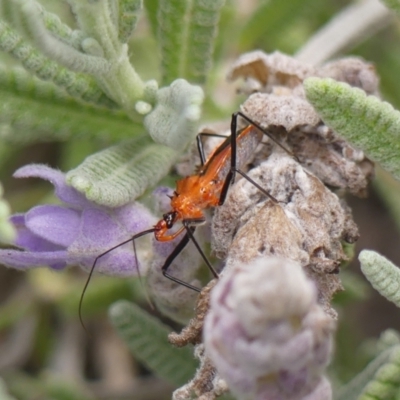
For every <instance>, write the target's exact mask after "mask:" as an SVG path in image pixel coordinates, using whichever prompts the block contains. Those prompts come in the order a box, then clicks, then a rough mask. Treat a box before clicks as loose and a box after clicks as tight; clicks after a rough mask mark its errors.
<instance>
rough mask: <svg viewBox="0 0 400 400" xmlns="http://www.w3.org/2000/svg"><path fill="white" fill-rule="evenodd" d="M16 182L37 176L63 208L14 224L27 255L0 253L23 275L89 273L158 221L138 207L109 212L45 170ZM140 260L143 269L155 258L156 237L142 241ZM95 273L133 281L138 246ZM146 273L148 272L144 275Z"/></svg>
mask: <svg viewBox="0 0 400 400" xmlns="http://www.w3.org/2000/svg"><path fill="white" fill-rule="evenodd" d="M14 177H16V178H30V177H37V178H42V179H45V180H48V181H50V182H51V183H52V184H53V185H54V188H55V193H56V195H57V197H58V198H59V199H60V200H61V202H62V203H63V204H62V205H40V206H37V207H34V208H32V209H31V210H29V211H28V212H27V213H25V214H15V215H13V216H12V217H11V218H10V220H11V222H12V223H13V225H14V226H15V227H16V229H17V238H16V240H15V242H14V244H15V245H16V246H18V247H20V248H22V249H24V251H22V250H14V249H4V250H0V263H2V264H4V265H6V266H9V267H12V268H17V269H21V270H25V269H28V268H33V267H39V266H48V267H50V268H52V269H55V270H60V269H63V268H65V267H66V266H67V265H79V266H81V267H82V268H83V269H85V270H90V268H91V267H92V265H93V262H94V259H95V257H96V256H98V255H99V254H101V253H103V252H104V251H106V250H108V249H110V248H111V247H113V246H115V245H117V244H118V243H121V242H123V241H125V240H127V239H129V238H130V237H131V236H132V235H134V234H135V233H138V232H141V231H143V230H146V229H149V228H151V227H152V225H153V224H154V223H155V222H156V220H155V217H154V216H153V215H152V214H151V213H150V211H149V210H147V209H146V208H145V207H144V206H142V205H140V204H139V203H130V204H126V205H124V206H122V207H118V208H114V209H111V208H107V207H102V206H99V205H96V204H95V203H92V202H90V201H88V200H87V199H86V198H85V197H84V196H83V195H82V194H81V193H79V192H77V191H76V190H75V189H74V188H72V187H71V186H68V185H67V184H66V182H65V175H64V174H63V173H62V172H60V171H57V170H54V169H52V168H50V167H47V166H45V165H36V164H32V165H27V166H25V167H22V168H20V169H19V170H17V171H16V172H15V174H14ZM140 240H144V241H145V243H146V244H145V245H144V242H140V246H139V245H137V246H136V249H137V256H138V259H139V260H140V265H141V268H144V267H145V266H147V262H148V258H149V257H150V256H151V235H148V237H147V238H144V239H140ZM96 271H98V272H102V273H105V274H108V275H115V276H129V275H133V274H135V273H136V272H137V266H136V260H135V255H134V252H133V246H132V244H131V243H128V244H126V245H124V246H121V247H118V248H117V249H115V250H113V251H111V252H110V253H109V254H107V255H105V256H104V257H101V258H100V259H99V260H98V262H97V264H96ZM141 273H142V274H144V273H145V271H141Z"/></svg>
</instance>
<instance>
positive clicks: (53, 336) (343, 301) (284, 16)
mask: <svg viewBox="0 0 400 400" xmlns="http://www.w3.org/2000/svg"><path fill="white" fill-rule="evenodd" d="M9 1H13V0H9ZM144 1H145V3H146V6H147V7H148V8H150V7H156V5H157V1H155V0H144ZM159 1H162V0H159ZM41 2H42V3H43V4H44V5H45V6H46V7H47V9H48V10H49V11H52V12H55V13H57V14H58V15H60V17H61V18H62V20H63V21H64V22H66V23H68V24H70V25H71V26H72V27H73V26H74V19H73V17H72V15H71V13H70V9H69V6H68V5H67V4H66V3H65V2H63V1H61V0H47V1H45V0H42V1H41ZM349 4H352V2H350V1H338V0H326V1H319V0H301V1H300V0H270V1H256V0H237V1H234V0H228V1H227V3H226V5H225V7H224V8H223V11H222V15H221V20H220V29H219V34H218V37H217V41H216V47H215V52H214V66H213V68H212V70H211V73H210V76H209V80H208V82H207V86H206V88H205V89H206V95H207V99H206V103H205V107H204V115H203V121H210V120H217V119H227V118H229V115H230V114H231V113H232V112H233V111H235V110H237V107H238V104H240V100H241V99H240V96H236V95H235V89H236V86H235V83H227V82H226V79H225V74H226V72H227V70H228V68H229V66H230V64H231V63H232V62H233V61H234V60H235V59H236V57H237V56H238V55H240V54H241V53H242V52H246V51H250V50H254V49H261V50H264V51H266V52H272V51H275V50H279V51H281V52H284V53H287V54H294V53H296V52H297V51H298V50H299V49H300V48H301V47H302V46H304V44H305V43H307V42H308V40H309V39H310V38H311V37H312V36H313V34H314V33H315V32H316V31H317V30H318V29H320V28H321V27H322V26H324V25H325V24H326V23H328V22H329V21H330V20H331V19H332V18H333V16H335V15H336V14H337V13H338V12H340V11H341V10H342V9H343V8H345V7H346V6H348V5H349ZM399 27H400V25H399V20H396V19H394V20H392V21H391V22H390V23H388V24H387V26H385V27H383V28H382V29H380V30H379V32H377V33H375V34H374V35H373V36H372V37H368V38H365V39H361V40H360V42H359V44H358V45H357V47H355V48H351V49H349V51H348V53H346V54H352V55H359V56H361V57H363V58H365V59H366V60H368V61H370V62H372V63H374V65H375V66H376V69H377V72H378V74H379V76H380V77H381V91H382V97H383V99H385V100H387V101H389V102H391V103H392V104H393V106H394V107H395V108H397V109H400V79H399V78H398V74H399V71H400V31H399ZM130 55H131V58H132V62H133V63H134V65H135V68H136V69H137V71H138V72H139V74H140V75H141V76H142V78H143V79H145V80H146V79H154V78H155V79H159V78H160V71H159V68H158V66H159V56H158V50H157V42H156V40H155V38H154V36H153V34H152V31H151V28H150V25H149V24H148V22H147V21H146V14H145V12H144V13H143V15H142V18H141V20H140V22H139V25H138V28H137V29H136V32H135V34H134V36H133V37H132V39H131V41H130ZM343 55H345V54H343ZM0 57H1V59H2V60H1V61H2V62H3V63H5V64H9V65H10V64H12V63H14V61H13V60H12V59H11V58H10V57H8V56H7V55H5V54H0ZM0 138H1V132H0ZM108 144H109V143H107V142H105V141H104V140H101V139H98V140H96V139H93V138H90V139H85V138H80V139H79V140H70V141H64V142H46V143H37V144H33V145H28V146H23V145H20V146H16V145H11V144H8V143H3V142H0V166H1V168H0V180H1V182H2V183H3V185H4V189H5V198H6V199H7V200H8V201H9V203H10V204H11V206H12V210H13V212H24V211H26V210H28V209H29V208H31V207H32V206H34V205H36V204H40V203H46V202H49V201H54V199H53V198H52V188H51V186H50V184H48V183H45V182H42V181H38V180H34V179H29V180H15V179H13V178H12V177H11V176H12V173H13V172H14V171H15V170H16V169H17V168H18V167H20V166H23V165H25V164H29V163H46V164H48V165H50V166H53V167H56V168H59V169H61V170H63V171H67V170H69V169H71V168H73V167H75V166H76V165H78V164H79V163H80V162H81V161H82V160H83V159H84V158H85V157H86V156H87V155H89V154H91V153H93V152H94V151H96V150H98V149H101V148H103V147H105V146H107V145H108ZM377 177H378V178H377V179H376V181H375V182H376V183H375V184H373V186H372V187H371V191H370V196H369V197H368V198H367V199H358V198H354V197H351V196H348V202H349V204H350V205H351V207H352V209H353V213H354V218H355V221H356V222H357V223H358V225H359V228H360V232H361V238H360V240H359V241H358V243H357V247H356V254H358V252H359V251H360V250H361V249H363V248H368V249H374V250H376V251H378V252H380V253H381V254H383V255H385V256H386V257H388V258H389V259H391V260H392V261H393V262H394V263H395V264H397V265H400V246H399V239H400V238H399V229H400V209H399V207H398V206H397V204H400V201H398V200H400V195H399V193H400V190H399V183H398V182H396V181H394V180H393V179H392V178H391V177H390V176H389V175H388V174H386V173H384V172H382V171H381V170H379V168H378V173H377ZM342 275H343V282H344V286H345V287H346V289H347V290H346V292H344V293H341V294H340V295H338V296H337V298H336V303H337V310H338V312H339V315H340V319H339V321H340V326H339V330H338V334H337V346H336V356H335V361H334V363H333V365H332V367H331V374H332V379H333V380H334V382H336V383H337V384H338V385H341V384H342V383H344V382H346V381H348V380H349V379H350V378H351V377H353V376H354V375H355V374H356V373H357V372H358V371H360V370H361V369H362V368H363V367H364V366H365V364H366V363H367V362H368V361H369V360H370V359H371V357H372V356H373V355H374V348H375V347H374V346H375V343H376V338H377V337H378V336H379V334H380V333H381V332H382V331H384V330H385V329H387V328H394V329H398V330H399V329H400V318H398V316H399V311H398V310H397V309H396V308H395V306H394V305H392V304H390V303H389V302H387V301H386V300H385V299H383V298H381V297H380V296H379V295H378V294H377V293H375V292H374V291H373V289H372V288H370V286H369V284H368V283H367V282H366V281H365V280H364V279H363V278H362V277H361V274H360V273H359V265H358V262H357V260H356V259H355V260H354V261H353V262H352V263H351V264H350V265H349V266H348V267H346V270H345V271H344V272H343V274H342ZM86 278H87V275H86V274H85V273H83V272H82V271H80V270H79V269H76V268H71V269H69V270H67V271H63V272H60V273H56V272H53V271H49V270H47V269H36V270H31V271H29V272H27V273H21V272H17V271H14V270H12V269H7V268H0V376H1V377H2V379H3V382H2V383H1V381H0V400H3V399H7V398H8V397H6V394H5V393H6V390H5V389H4V391H3V392H2V390H1V387H2V385H3V384H4V385H5V387H7V390H8V392H9V393H10V395H11V396H12V397H11V398H14V399H21V400H25V399H26V400H28V399H30V400H45V399H46V400H47V399H57V400H58V399H60V400H61V399H71V400H72V399H109V400H118V399H132V400H134V399H140V400H146V399H149V400H150V399H157V400H162V399H168V398H170V396H171V392H172V390H173V385H172V384H170V383H168V382H166V381H164V380H162V379H159V378H158V377H156V376H154V375H153V374H152V373H151V371H149V370H148V369H146V367H144V366H143V365H142V364H141V363H140V362H138V361H137V360H135V358H134V357H132V356H131V355H130V353H129V350H128V349H127V347H126V345H125V344H124V343H123V342H122V340H121V339H119V338H118V337H117V336H116V334H115V332H114V331H113V328H112V327H111V325H110V323H109V322H108V319H107V309H108V306H109V305H110V304H111V303H113V302H114V301H116V300H119V299H128V300H131V301H132V300H133V301H136V302H137V303H138V304H139V305H141V306H142V307H144V308H145V309H147V310H148V311H149V312H150V313H152V314H155V315H156V316H158V317H160V318H161V319H163V318H162V317H161V316H159V315H158V314H157V312H156V311H155V310H153V309H151V307H150V306H149V304H148V302H147V300H146V298H145V296H144V295H143V290H142V286H141V284H140V282H138V280H122V279H115V278H109V277H101V276H96V277H94V278H93V280H92V282H91V284H90V287H89V290H88V292H87V294H86V298H85V302H84V309H83V317H84V320H85V324H86V325H87V327H88V332H89V335H88V334H87V333H86V332H85V331H84V330H83V328H82V326H81V325H80V323H79V319H78V302H79V298H80V295H81V292H82V289H83V285H84V283H85V280H86ZM163 321H164V322H165V323H167V324H169V325H170V326H171V327H172V328H173V329H176V330H179V326H177V325H176V324H174V323H172V322H171V321H168V320H165V319H163Z"/></svg>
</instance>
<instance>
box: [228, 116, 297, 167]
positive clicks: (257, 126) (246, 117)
mask: <svg viewBox="0 0 400 400" xmlns="http://www.w3.org/2000/svg"><path fill="white" fill-rule="evenodd" d="M237 117H242V118H243V119H244V120H246V121H247V122H248V123H249V124H251V125H253V126H255V127H256V128H257V129H258V130H260V131H261V132H262V133H263V134H264V135H267V136H268V137H269V138H270V139H271V140H272V141H273V142H274V143H275V144H277V145H278V146H279V147H280V148H281V149H283V150H285V151H286V153H288V154H289V155H291V156H292V157H293V158H295V159H296V161H299V159H298V158H297V157H296V156H295V155H294V154H293V153H292V152H291V151H290V150H289V149H288V148H286V147H285V146H284V145H283V144H282V143H280V142H279V141H278V140H276V139H275V138H274V137H273V136H272V135H271V134H270V133H269V132H268V131H267V130H265V129H264V128H262V127H261V126H260V125H259V124H257V122H254V121H253V120H252V119H251V118H249V117H248V116H247V115H245V114H243V113H242V112H241V111H237V112H235V113H234V114H232V120H233V119H234V118H235V119H237ZM236 125H237V124H236V122H235V128H236ZM235 132H236V131H235Z"/></svg>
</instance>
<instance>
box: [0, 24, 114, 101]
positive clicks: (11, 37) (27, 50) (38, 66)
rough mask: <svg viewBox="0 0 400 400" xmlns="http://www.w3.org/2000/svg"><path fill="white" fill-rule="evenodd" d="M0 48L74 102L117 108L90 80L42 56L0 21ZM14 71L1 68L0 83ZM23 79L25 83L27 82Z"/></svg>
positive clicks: (7, 79) (7, 78) (8, 78)
mask: <svg viewBox="0 0 400 400" xmlns="http://www.w3.org/2000/svg"><path fill="white" fill-rule="evenodd" d="M0 49H1V50H3V51H5V52H7V53H9V54H10V55H12V56H13V57H15V58H16V59H17V60H19V61H20V62H21V63H22V65H23V66H24V67H25V69H27V70H28V71H29V72H31V73H32V74H34V75H36V76H37V77H38V78H40V79H42V80H46V81H52V82H53V83H54V85H56V86H58V87H60V88H62V89H64V90H66V91H67V92H68V94H70V95H71V96H73V97H75V98H77V99H81V100H84V101H85V102H89V103H96V104H99V105H105V106H108V107H115V106H116V105H115V103H114V102H113V101H112V100H110V99H109V98H108V97H107V96H106V95H105V94H104V93H103V91H102V90H101V89H100V87H99V86H98V84H97V83H96V82H95V81H94V80H93V79H92V78H90V77H88V76H86V75H83V74H77V73H74V72H71V71H69V70H67V69H65V68H63V67H60V66H59V65H58V64H57V63H56V62H55V61H52V60H50V59H49V58H47V57H45V56H43V55H42V54H41V53H39V52H38V50H36V49H35V48H34V47H33V46H31V45H30V44H29V43H28V42H27V41H25V40H24V39H23V38H22V37H21V36H20V35H19V34H18V33H17V32H15V31H14V30H13V29H12V28H11V27H10V26H9V25H8V24H7V23H5V22H4V21H0ZM14 71H15V70H7V69H6V68H5V67H3V66H1V71H0V79H1V80H2V82H3V81H12V80H11V79H10V74H11V75H12V74H13V73H14ZM4 75H5V76H4ZM20 75H22V73H20ZM27 75H28V74H26V76H27ZM26 76H25V77H24V79H25V80H27V79H28V78H27V77H26Z"/></svg>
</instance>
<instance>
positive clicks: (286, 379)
mask: <svg viewBox="0 0 400 400" xmlns="http://www.w3.org/2000/svg"><path fill="white" fill-rule="evenodd" d="M334 326H335V324H334V321H333V320H332V319H331V318H330V317H329V316H328V315H327V314H325V313H324V311H323V310H322V308H321V306H319V305H318V303H317V292H316V288H315V286H314V284H313V282H311V281H310V280H309V279H308V278H307V277H306V276H305V274H304V272H303V270H302V268H301V267H300V265H299V264H298V263H295V262H293V261H290V260H287V259H284V258H275V257H262V258H258V259H255V260H253V261H251V262H250V263H249V264H248V265H243V264H242V265H241V264H239V263H238V264H237V265H236V266H235V267H232V268H230V269H228V270H226V271H224V272H223V274H221V279H220V280H219V281H218V283H217V284H216V286H215V287H214V289H213V292H212V294H211V303H210V310H209V312H208V314H207V317H206V320H205V324H204V330H203V336H204V346H205V351H206V355H207V356H208V357H210V359H211V360H212V362H213V364H214V365H215V367H216V368H217V371H218V373H219V375H220V377H221V378H223V379H224V380H225V381H226V383H227V384H228V386H229V388H230V390H231V391H232V392H233V394H235V395H236V396H237V397H238V398H240V399H252V400H261V399H274V400H329V399H331V395H332V393H331V388H330V384H329V382H328V381H327V380H326V379H325V377H324V375H323V374H324V370H325V367H326V366H327V364H328V362H329V359H330V355H331V350H332V334H333V331H334Z"/></svg>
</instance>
